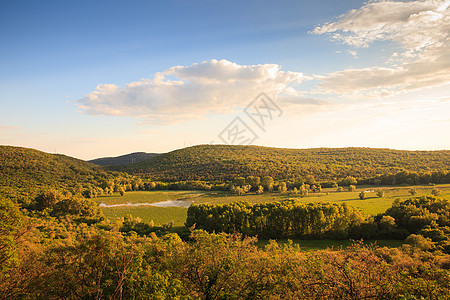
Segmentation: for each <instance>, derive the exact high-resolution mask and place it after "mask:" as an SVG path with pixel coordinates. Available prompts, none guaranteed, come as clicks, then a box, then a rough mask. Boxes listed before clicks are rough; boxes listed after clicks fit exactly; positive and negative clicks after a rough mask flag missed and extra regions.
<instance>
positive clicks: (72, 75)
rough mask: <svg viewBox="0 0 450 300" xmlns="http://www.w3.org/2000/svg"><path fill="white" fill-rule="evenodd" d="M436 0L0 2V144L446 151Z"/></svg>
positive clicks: (442, 36) (102, 149)
mask: <svg viewBox="0 0 450 300" xmlns="http://www.w3.org/2000/svg"><path fill="white" fill-rule="evenodd" d="M449 33H450V1H448V0H420V1H419V0H418V1H368V2H365V1H356V0H345V1H335V0H317V1H303V0H292V1H287V0H279V1H265V0H255V1H243V0H239V1H234V0H180V1H173V0H167V1H143V0H133V1H123V0H121V1H115V0H109V1H59V0H58V1H45V0H43V1H22V0H2V1H0V45H1V47H0V144H1V145H13V146H21V147H29V148H34V149H38V150H42V151H45V152H50V153H62V154H65V155H69V156H73V157H76V158H80V159H93V158H97V157H104V156H117V155H122V154H127V153H131V152H140V151H143V152H154V153H163V152H168V151H172V150H175V149H179V148H183V147H187V146H191V145H198V144H253V145H262V146H270V147H285V148H315V147H377V148H391V149H405V150H439V149H450V133H449V129H450V47H449V42H450V37H449Z"/></svg>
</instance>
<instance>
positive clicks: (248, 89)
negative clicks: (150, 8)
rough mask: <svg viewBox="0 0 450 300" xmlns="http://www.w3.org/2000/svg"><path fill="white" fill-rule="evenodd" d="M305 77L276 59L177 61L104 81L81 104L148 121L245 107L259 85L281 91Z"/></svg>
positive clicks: (87, 110) (88, 109)
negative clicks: (127, 79) (146, 74)
mask: <svg viewBox="0 0 450 300" xmlns="http://www.w3.org/2000/svg"><path fill="white" fill-rule="evenodd" d="M304 79H307V78H306V77H305V76H304V75H303V74H302V73H298V72H286V71H281V67H280V66H279V65H276V64H263V65H238V64H236V63H233V62H229V61H227V60H220V61H218V60H210V61H204V62H202V63H196V64H193V65H191V66H175V67H172V68H169V69H167V70H165V71H163V72H160V73H156V74H154V76H153V77H152V78H150V79H141V80H139V81H136V82H132V83H129V84H127V85H126V86H125V87H119V86H117V85H114V84H101V85H98V86H97V89H96V90H95V91H93V92H91V93H90V94H88V95H87V96H86V97H85V98H83V99H81V100H79V101H78V102H79V108H80V109H81V110H82V111H83V112H84V113H87V114H91V115H117V116H134V117H140V118H143V119H145V120H146V123H148V122H150V123H170V122H174V121H178V120H185V119H191V118H199V117H202V116H205V115H207V114H210V113H226V112H231V111H233V110H234V109H236V108H237V107H245V106H246V105H247V104H248V103H249V102H250V101H251V100H253V98H254V97H255V96H257V95H258V94H259V93H260V92H261V91H264V92H266V93H267V94H268V95H272V96H276V95H280V94H283V90H285V89H286V88H288V87H289V85H296V84H299V83H300V82H301V81H302V80H304Z"/></svg>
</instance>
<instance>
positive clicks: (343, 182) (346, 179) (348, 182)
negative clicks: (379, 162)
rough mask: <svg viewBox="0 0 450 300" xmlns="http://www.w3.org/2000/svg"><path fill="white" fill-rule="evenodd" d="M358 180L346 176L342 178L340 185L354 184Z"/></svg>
mask: <svg viewBox="0 0 450 300" xmlns="http://www.w3.org/2000/svg"><path fill="white" fill-rule="evenodd" d="M357 183H358V181H357V180H356V178H355V177H353V176H347V177H345V178H344V180H342V185H356V184H357Z"/></svg>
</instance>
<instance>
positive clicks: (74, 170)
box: [0, 146, 112, 198]
mask: <svg viewBox="0 0 450 300" xmlns="http://www.w3.org/2000/svg"><path fill="white" fill-rule="evenodd" d="M108 178H112V175H111V174H110V173H109V172H106V171H104V170H103V169H102V168H101V167H99V166H96V165H93V164H91V163H89V162H85V161H83V160H79V159H75V158H72V157H68V156H65V155H61V154H49V153H45V152H41V151H38V150H34V149H28V148H21V147H11V146H0V193H2V194H4V195H5V196H8V197H11V198H18V197H21V196H28V195H30V196H33V195H35V194H36V193H37V192H39V191H40V190H41V189H49V188H60V189H62V188H64V189H68V190H70V191H74V190H75V189H80V190H81V189H82V188H85V187H88V186H90V185H97V184H99V183H101V182H103V181H104V180H106V179H108Z"/></svg>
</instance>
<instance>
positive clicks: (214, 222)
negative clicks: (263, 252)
mask: <svg viewBox="0 0 450 300" xmlns="http://www.w3.org/2000/svg"><path fill="white" fill-rule="evenodd" d="M362 220H363V216H362V214H361V213H360V212H359V211H357V210H356V209H354V208H352V207H350V206H347V205H346V204H331V203H310V204H302V203H298V202H296V201H283V202H270V203H260V204H255V205H251V204H250V203H248V202H235V203H231V204H228V205H214V204H200V205H192V206H191V207H189V209H188V215H187V219H186V226H187V227H191V226H193V225H194V224H195V226H196V228H200V229H205V230H207V231H209V232H213V231H216V232H227V233H231V232H235V231H237V232H241V233H244V234H250V235H259V236H264V237H270V238H280V237H307V238H324V237H329V238H337V239H340V238H345V237H346V236H347V233H348V230H349V228H350V227H352V226H355V225H358V224H359V223H360V222H362Z"/></svg>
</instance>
